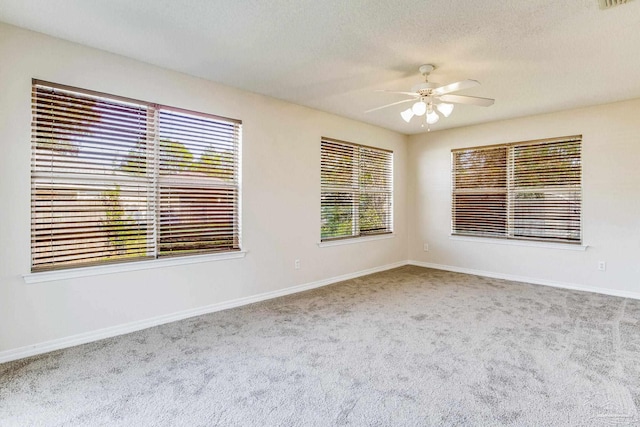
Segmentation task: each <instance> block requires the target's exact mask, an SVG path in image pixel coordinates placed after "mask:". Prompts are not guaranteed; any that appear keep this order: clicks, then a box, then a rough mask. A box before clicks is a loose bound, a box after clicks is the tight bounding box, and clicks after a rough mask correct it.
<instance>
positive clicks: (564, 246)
mask: <svg viewBox="0 0 640 427" xmlns="http://www.w3.org/2000/svg"><path fill="white" fill-rule="evenodd" d="M449 239H451V240H459V241H463V242H475V243H490V244H496V245H510V246H530V247H536V248H547V249H561V250H566V251H586V250H587V248H588V247H589V246H588V245H579V244H573V243H555V242H538V241H533V240H516V239H493V238H491V237H473V236H454V235H450V236H449Z"/></svg>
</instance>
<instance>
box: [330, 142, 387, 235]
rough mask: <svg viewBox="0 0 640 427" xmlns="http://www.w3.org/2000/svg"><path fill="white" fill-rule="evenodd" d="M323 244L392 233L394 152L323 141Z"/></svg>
mask: <svg viewBox="0 0 640 427" xmlns="http://www.w3.org/2000/svg"><path fill="white" fill-rule="evenodd" d="M320 163H321V203H320V205H321V215H320V217H321V229H320V235H321V240H322V241H326V240H331V239H340V238H348V237H358V236H365V235H373V234H382V233H391V232H392V228H393V226H392V223H393V209H392V208H393V152H391V151H388V150H382V149H379V148H373V147H366V146H362V145H357V144H351V143H347V142H343V141H337V140H333V139H329V138H323V139H322V141H321V162H320Z"/></svg>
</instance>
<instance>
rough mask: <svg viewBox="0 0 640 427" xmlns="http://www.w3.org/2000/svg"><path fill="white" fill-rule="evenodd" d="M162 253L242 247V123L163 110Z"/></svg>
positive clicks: (160, 135) (184, 252)
mask: <svg viewBox="0 0 640 427" xmlns="http://www.w3.org/2000/svg"><path fill="white" fill-rule="evenodd" d="M159 117H160V118H159V123H160V126H159V128H160V134H159V138H160V172H159V182H160V202H159V205H160V239H159V244H160V246H159V251H160V255H181V254H188V253H198V252H205V251H206V252H210V251H225V250H234V249H239V247H240V246H239V245H240V243H239V240H240V236H239V232H240V230H239V224H238V144H237V143H236V141H238V138H239V135H238V131H239V129H238V127H237V125H236V124H235V123H231V122H221V121H219V120H214V119H211V118H207V117H203V116H197V115H193V114H186V113H182V112H179V111H175V110H171V109H161V110H160V116H159Z"/></svg>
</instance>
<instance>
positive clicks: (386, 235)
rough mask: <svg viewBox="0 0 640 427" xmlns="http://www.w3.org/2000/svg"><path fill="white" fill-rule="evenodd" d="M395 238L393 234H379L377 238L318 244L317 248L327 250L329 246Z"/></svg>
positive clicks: (358, 238) (353, 238)
mask: <svg viewBox="0 0 640 427" xmlns="http://www.w3.org/2000/svg"><path fill="white" fill-rule="evenodd" d="M394 237H396V235H395V233H387V234H380V235H377V236H365V237H352V238H346V239H338V240H329V241H326V242H318V247H320V248H328V247H331V246H342V245H353V244H356V243H363V242H370V241H373V240H384V239H393V238H394Z"/></svg>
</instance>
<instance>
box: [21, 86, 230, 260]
mask: <svg viewBox="0 0 640 427" xmlns="http://www.w3.org/2000/svg"><path fill="white" fill-rule="evenodd" d="M32 110H33V111H32V113H33V124H32V168H31V170H32V179H31V182H32V202H31V204H32V218H31V230H32V239H31V242H32V243H31V252H32V271H34V272H35V271H44V270H51V269H58V268H70V267H79V266H88V265H96V264H103V263H110V262H122V261H135V260H141V259H152V258H157V257H161V256H168V255H185V254H192V253H204V252H214V251H230V250H238V249H239V247H240V246H239V239H240V234H239V233H240V230H239V211H238V202H239V186H238V183H239V180H238V171H239V163H238V154H239V143H240V129H241V122H239V121H236V120H230V119H224V118H220V117H215V116H210V115H205V114H199V113H193V112H187V111H183V110H178V109H172V108H170V107H164V106H159V105H156V104H151V103H145V102H141V101H135V100H129V99H125V98H120V97H115V96H110V95H104V94H98V93H96V92H90V91H85V90H81V89H76V88H68V87H65V86H61V85H55V84H51V83H47V82H40V81H36V80H34V83H33V91H32Z"/></svg>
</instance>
